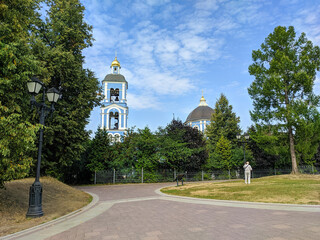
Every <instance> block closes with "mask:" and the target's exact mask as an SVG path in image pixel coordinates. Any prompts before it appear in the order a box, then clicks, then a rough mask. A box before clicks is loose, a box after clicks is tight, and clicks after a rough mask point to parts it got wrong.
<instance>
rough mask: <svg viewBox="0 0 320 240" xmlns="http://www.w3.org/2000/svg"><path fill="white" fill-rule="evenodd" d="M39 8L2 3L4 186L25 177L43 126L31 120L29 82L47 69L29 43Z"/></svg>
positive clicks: (0, 172) (23, 0)
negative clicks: (36, 140)
mask: <svg viewBox="0 0 320 240" xmlns="http://www.w3.org/2000/svg"><path fill="white" fill-rule="evenodd" d="M36 8H37V2H36V1H29V0H16V1H5V2H3V1H2V2H1V4H0V36H1V37H0V116H1V117H0V187H3V186H4V182H5V181H10V180H12V179H16V178H22V177H25V176H26V175H27V174H28V173H29V169H30V166H31V165H32V157H31V155H32V154H31V152H32V150H33V149H34V140H35V138H36V133H37V131H38V129H39V127H38V126H37V125H36V126H34V125H32V124H30V122H29V121H28V118H29V116H28V113H29V112H28V111H27V110H28V109H30V107H29V99H30V98H29V97H30V96H28V92H27V90H26V89H27V88H26V83H27V82H28V81H29V79H30V77H31V76H33V75H37V74H40V73H41V71H42V70H43V69H41V63H39V61H37V60H36V59H35V56H34V55H33V54H32V52H31V50H30V46H29V43H30V39H31V37H32V35H31V32H30V29H31V27H32V25H33V24H34V21H35V9H36Z"/></svg>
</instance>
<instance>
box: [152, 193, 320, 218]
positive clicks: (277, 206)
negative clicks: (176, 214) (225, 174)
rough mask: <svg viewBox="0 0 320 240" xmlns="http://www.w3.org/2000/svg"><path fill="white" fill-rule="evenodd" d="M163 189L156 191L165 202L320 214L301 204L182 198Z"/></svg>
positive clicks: (317, 209)
mask: <svg viewBox="0 0 320 240" xmlns="http://www.w3.org/2000/svg"><path fill="white" fill-rule="evenodd" d="M161 189H163V187H162V188H159V189H157V190H155V193H157V194H159V195H161V196H163V198H162V199H163V200H169V201H176V202H185V203H194V204H205V205H215V206H223V207H240V208H255V209H267V210H268V209H269V210H282V211H301V212H320V206H319V205H300V204H281V203H259V202H244V201H229V200H216V199H204V198H193V197H182V196H176V195H169V194H165V193H163V192H161Z"/></svg>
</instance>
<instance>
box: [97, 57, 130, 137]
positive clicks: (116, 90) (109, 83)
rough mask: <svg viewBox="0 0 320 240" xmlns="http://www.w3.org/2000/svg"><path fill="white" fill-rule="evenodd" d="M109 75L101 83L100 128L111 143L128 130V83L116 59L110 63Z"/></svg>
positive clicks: (123, 135)
mask: <svg viewBox="0 0 320 240" xmlns="http://www.w3.org/2000/svg"><path fill="white" fill-rule="evenodd" d="M110 68H111V73H110V74H107V75H106V77H105V78H104V80H103V81H102V87H103V91H104V99H103V101H102V105H101V128H102V129H105V130H107V131H108V132H109V137H110V139H112V141H113V142H116V141H118V142H119V141H121V139H122V138H123V137H125V135H126V133H127V129H128V127H127V126H128V113H129V112H128V110H129V109H128V106H127V90H128V82H127V81H126V79H125V77H124V76H123V75H121V74H120V69H121V66H120V62H119V61H118V59H117V57H115V59H114V60H113V61H112V63H111V66H110Z"/></svg>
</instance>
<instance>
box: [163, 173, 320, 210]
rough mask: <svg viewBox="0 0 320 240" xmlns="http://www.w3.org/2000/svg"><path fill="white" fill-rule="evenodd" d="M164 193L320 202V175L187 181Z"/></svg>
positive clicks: (271, 200)
mask: <svg viewBox="0 0 320 240" xmlns="http://www.w3.org/2000/svg"><path fill="white" fill-rule="evenodd" d="M161 191H162V192H163V193H166V194H172V195H179V196H186V197H196V198H209V199H220V200H235V201H248V202H266V203H291V204H309V205H320V175H307V174H299V175H280V176H270V177H262V178H257V179H251V184H250V185H249V184H245V183H244V180H241V181H240V180H239V181H230V182H229V181H227V182H212V183H196V184H186V185H184V186H179V187H168V188H164V189H162V190H161Z"/></svg>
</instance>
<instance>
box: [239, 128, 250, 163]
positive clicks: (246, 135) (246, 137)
mask: <svg viewBox="0 0 320 240" xmlns="http://www.w3.org/2000/svg"><path fill="white" fill-rule="evenodd" d="M249 138H250V136H249V134H248V133H245V134H244V135H242V136H241V135H240V134H238V135H237V139H238V142H239V143H242V147H243V159H244V162H246V149H245V144H246V143H248V142H249V141H248V140H249ZM241 139H244V140H242V141H241Z"/></svg>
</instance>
